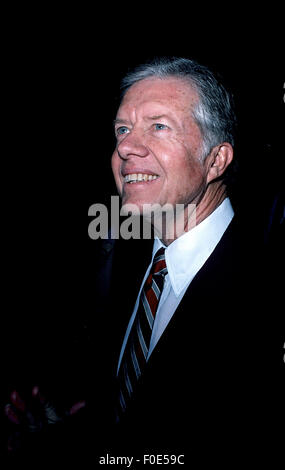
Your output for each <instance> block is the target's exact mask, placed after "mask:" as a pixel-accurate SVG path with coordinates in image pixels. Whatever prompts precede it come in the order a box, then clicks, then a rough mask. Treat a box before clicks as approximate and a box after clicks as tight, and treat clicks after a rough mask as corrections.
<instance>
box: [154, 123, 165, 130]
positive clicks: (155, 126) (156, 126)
mask: <svg viewBox="0 0 285 470" xmlns="http://www.w3.org/2000/svg"><path fill="white" fill-rule="evenodd" d="M154 128H155V130H156V131H163V130H164V129H167V128H168V126H166V125H165V124H160V123H159V122H157V123H156V124H154Z"/></svg>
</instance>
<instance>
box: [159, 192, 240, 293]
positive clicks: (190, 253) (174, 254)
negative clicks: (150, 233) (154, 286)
mask: <svg viewBox="0 0 285 470" xmlns="http://www.w3.org/2000/svg"><path fill="white" fill-rule="evenodd" d="M233 216H234V211H233V208H232V205H231V202H230V200H229V198H226V199H225V200H224V201H223V202H222V203H221V204H220V205H219V206H218V207H217V208H216V209H215V210H214V211H213V212H212V213H211V214H210V215H209V216H208V217H206V219H204V220H202V222H200V223H199V224H198V225H196V226H195V227H194V228H193V229H191V230H189V232H186V233H184V234H183V235H181V236H180V237H179V238H177V239H176V240H174V242H172V243H171V244H170V245H169V246H168V247H166V249H165V261H166V265H167V269H168V274H169V279H170V282H171V285H172V288H173V290H174V293H175V295H176V296H177V297H178V296H179V295H180V294H181V292H182V291H183V290H184V289H185V288H186V287H187V285H188V284H189V283H190V282H191V281H192V280H193V278H194V277H195V275H196V274H197V272H198V271H199V270H200V269H201V267H202V266H203V264H204V263H205V262H206V261H207V259H208V258H209V256H210V254H211V253H212V252H213V251H214V249H215V247H216V245H217V244H218V242H219V241H220V239H221V238H222V236H223V234H224V232H225V230H226V229H227V227H228V225H229V224H230V222H231V220H232V218H233ZM162 246H165V245H164V244H163V243H162V242H161V240H159V239H158V238H156V239H155V241H154V245H153V253H152V255H153V257H154V255H155V253H156V252H157V251H158V250H159V248H161V247H162Z"/></svg>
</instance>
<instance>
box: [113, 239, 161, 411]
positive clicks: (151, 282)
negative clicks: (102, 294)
mask: <svg viewBox="0 0 285 470" xmlns="http://www.w3.org/2000/svg"><path fill="white" fill-rule="evenodd" d="M164 251H165V249H164V248H160V249H159V250H158V252H157V253H156V255H155V257H154V260H153V264H152V267H151V270H150V272H149V275H148V277H147V279H146V281H145V283H144V286H143V288H142V291H141V295H140V301H139V306H138V310H137V314H136V317H135V320H134V323H133V326H132V329H131V331H130V334H129V338H128V341H127V344H126V347H125V351H124V355H123V357H122V361H121V365H120V369H119V373H118V380H119V404H120V405H119V412H118V413H117V415H119V416H120V415H122V412H123V413H124V412H125V410H126V409H127V406H128V404H129V402H130V400H131V399H132V397H133V395H134V392H135V390H136V387H137V384H138V383H139V380H140V377H141V375H142V372H143V369H144V367H145V365H146V362H147V355H148V350H149V346H150V339H151V334H152V329H153V324H154V319H155V315H156V311H157V307H158V303H159V299H160V296H161V292H162V289H163V283H164V277H165V275H166V274H167V268H166V263H165V254H164ZM117 419H118V420H119V417H118V416H117Z"/></svg>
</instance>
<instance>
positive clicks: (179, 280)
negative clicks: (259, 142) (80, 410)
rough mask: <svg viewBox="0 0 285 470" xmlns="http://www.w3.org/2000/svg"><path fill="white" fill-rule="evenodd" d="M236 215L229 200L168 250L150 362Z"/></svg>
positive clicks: (158, 243)
mask: <svg viewBox="0 0 285 470" xmlns="http://www.w3.org/2000/svg"><path fill="white" fill-rule="evenodd" d="M233 216H234V211H233V208H232V205H231V203H230V200H229V198H226V199H225V200H224V201H223V202H222V203H221V204H220V205H219V206H218V207H217V209H215V210H214V212H212V213H211V214H210V215H209V216H208V217H206V219H204V220H203V221H202V222H200V224H198V225H196V226H195V227H194V228H192V229H191V230H189V232H186V233H184V234H183V235H181V236H180V237H179V238H177V239H176V240H174V241H173V242H172V243H171V244H170V245H169V246H167V247H165V261H166V266H167V269H168V274H167V275H166V276H165V281H164V287H163V291H162V294H161V298H160V301H159V305H158V309H157V312H156V316H155V321H154V325H153V330H152V336H151V340H150V347H149V351H148V357H147V359H148V358H149V357H150V355H151V353H152V351H153V349H154V348H155V346H156V344H157V342H158V340H159V338H160V337H161V335H162V333H163V332H164V330H165V328H166V326H167V325H168V323H169V321H170V319H171V317H172V315H173V314H174V312H175V310H176V309H177V307H178V305H179V303H180V302H181V300H182V297H183V296H184V294H185V292H186V290H187V288H188V286H189V284H190V283H191V281H192V280H193V279H194V277H195V276H196V274H197V273H198V271H199V270H200V269H201V268H202V266H203V265H204V263H205V262H206V261H207V259H208V258H209V256H210V255H211V253H212V252H213V251H214V249H215V247H216V245H217V244H218V242H219V241H220V239H221V238H222V236H223V234H224V232H225V231H226V229H227V227H228V225H229V224H230V222H231V220H232V218H233ZM162 246H164V245H163V243H162V242H161V240H159V239H158V238H156V239H155V240H154V244H153V251H152V260H151V263H150V265H149V267H148V269H147V271H146V274H145V277H144V279H143V282H142V285H141V288H140V291H139V294H138V297H137V301H136V304H135V307H134V310H133V314H132V316H131V318H130V322H129V325H128V328H127V331H126V335H125V338H124V341H123V345H122V349H121V353H120V358H119V363H118V370H119V367H120V363H121V360H122V357H123V353H124V350H125V346H126V343H127V340H128V337H129V333H130V330H131V328H132V325H133V322H134V319H135V316H136V312H137V309H138V305H139V297H140V293H141V290H142V287H143V285H144V282H145V280H146V278H147V276H148V273H149V271H150V268H151V266H152V262H153V258H154V256H155V254H156V252H157V251H158V250H159V248H161V247H162Z"/></svg>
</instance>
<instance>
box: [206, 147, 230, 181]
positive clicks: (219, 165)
mask: <svg viewBox="0 0 285 470" xmlns="http://www.w3.org/2000/svg"><path fill="white" fill-rule="evenodd" d="M233 156H234V151H233V148H232V146H231V144H230V143H229V142H223V143H222V144H220V145H218V146H216V147H214V148H213V149H212V151H211V153H210V154H209V155H208V157H207V167H208V169H207V183H210V182H211V181H213V180H215V179H216V178H218V177H219V176H221V175H222V174H223V173H224V171H225V170H226V168H227V167H228V166H229V164H230V163H231V161H232V159H233Z"/></svg>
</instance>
